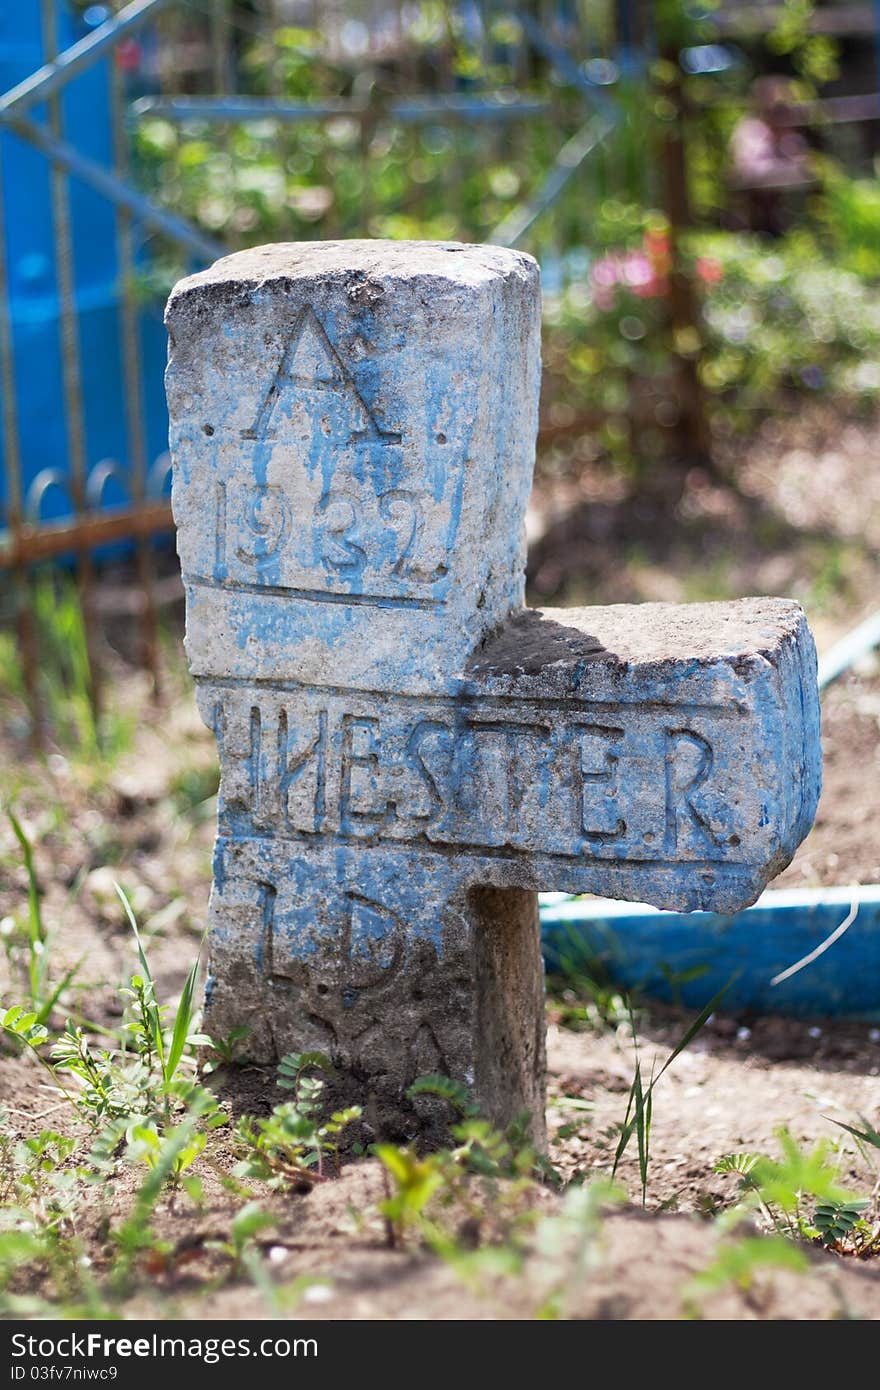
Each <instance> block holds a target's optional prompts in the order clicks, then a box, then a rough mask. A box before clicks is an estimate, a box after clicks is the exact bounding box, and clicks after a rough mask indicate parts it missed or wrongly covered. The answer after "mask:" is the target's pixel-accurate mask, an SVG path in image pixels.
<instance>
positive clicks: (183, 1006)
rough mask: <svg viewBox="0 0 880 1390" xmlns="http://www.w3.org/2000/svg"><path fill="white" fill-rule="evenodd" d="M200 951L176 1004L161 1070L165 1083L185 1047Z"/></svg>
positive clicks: (171, 1074)
mask: <svg viewBox="0 0 880 1390" xmlns="http://www.w3.org/2000/svg"><path fill="white" fill-rule="evenodd" d="M200 958H201V952H199V955H197V956H196V958H195V960H194V961H193V964H192V969H191V970H190V972H189V974H188V975H187V977H186V982H185V984H184V986H183V992H182V993H181V996H180V1003H179V1004H178V1006H177V1013H176V1015H175V1018H174V1031H173V1033H172V1034H171V1046H170V1048H169V1050H168V1057H167V1059H166V1061H165V1062H164V1063H163V1067H162V1070H163V1072H164V1075H165V1082H166V1085H167V1083H168V1082H169V1081H171V1080H172V1078H173V1076H174V1073H175V1072H176V1071H177V1068H178V1066H179V1065H180V1059H181V1057H182V1056H183V1050H184V1048H185V1047H186V1040H187V1038H188V1037H189V1033H190V1024H191V1023H192V1016H193V995H194V993H195V988H196V979H197V977H198V973H199V960H200Z"/></svg>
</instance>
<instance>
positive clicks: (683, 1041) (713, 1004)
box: [651, 971, 739, 1086]
mask: <svg viewBox="0 0 880 1390" xmlns="http://www.w3.org/2000/svg"><path fill="white" fill-rule="evenodd" d="M738 974H739V971H737V972H736V973H735V974H733V975H731V977H730V979H729V980H728V981H727V984H725V985H722V986H721V988H720V989H719V991H718V993H717V994H715V995H713V996H712V998H711V999H710V1000H709V1002H708V1004H706V1005H705V1006H704V1007H703V1008H702V1009H701V1010H700V1012H699V1013H698V1014H697V1017H696V1018H695V1019H694V1021H693V1023H692V1024H691V1025H690V1027H689V1028H688V1029H687V1031H686V1032H685V1033H684V1034H683V1035H682V1037H681V1038H680V1040H679V1041H678V1043H677V1044H676V1046H675V1047H674V1048H673V1050H672V1052H670V1054H669V1056H668V1057H667V1058H666V1061H665V1062H664V1063H663V1066H662V1067H661V1068H660V1070H659V1071H658V1073H657V1075H656V1076H655V1077H653V1078H652V1080H651V1085H652V1086H656V1084H657V1082H658V1081H659V1080H660V1078H661V1076H662V1075H663V1073H664V1072H665V1071H666V1070H667V1068H668V1067H671V1066H672V1063H673V1062H674V1061H675V1059H676V1057H677V1056H678V1055H679V1053H681V1052H684V1050H685V1048H686V1047H687V1046H688V1044H689V1043H692V1042H693V1040H694V1038H695V1037H696V1036H697V1034H698V1033H699V1032H700V1031H701V1030H702V1029H703V1028H705V1026H706V1024H707V1023H708V1022H709V1019H710V1018H711V1017H712V1015H713V1014H714V1012H715V1010H716V1009H717V1008H718V1005H719V1004H720V1003H721V1000H722V999H723V998H724V996H725V994H726V993H727V991H728V990H729V989H730V986H731V985H732V984H733V982H734V980H735V979H736V978H737V975H738Z"/></svg>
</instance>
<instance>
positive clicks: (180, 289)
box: [168, 241, 539, 315]
mask: <svg viewBox="0 0 880 1390" xmlns="http://www.w3.org/2000/svg"><path fill="white" fill-rule="evenodd" d="M510 275H514V276H519V277H520V278H521V279H523V280H537V278H538V275H539V270H538V263H537V261H536V260H535V259H534V258H533V257H532V256H528V255H526V254H525V253H524V252H521V251H510V250H507V249H506V248H505V247H501V246H475V245H467V244H465V243H463V242H455V241H290V242H280V243H276V244H273V245H269V246H255V247H253V248H252V249H250V250H248V251H237V252H235V253H234V254H233V255H231V256H223V257H221V259H220V260H218V261H215V262H214V264H213V265H212V266H209V267H208V269H207V270H202V271H199V272H198V274H196V275H190V276H187V277H186V279H184V280H180V281H178V283H177V284H176V285H175V287H174V290H173V291H172V294H171V298H170V299H169V301H168V312H169V315H173V313H174V310H175V308H176V307H177V305H178V304H179V303H180V301H181V300H182V299H184V298H185V297H186V296H187V295H188V294H190V293H191V292H192V291H193V290H197V289H206V288H208V287H209V286H211V285H228V284H230V283H232V282H235V283H237V284H241V285H248V286H256V285H264V284H269V283H271V282H272V281H277V280H288V281H297V280H314V279H315V278H316V277H317V278H323V277H326V278H327V279H328V280H332V279H355V280H356V279H357V278H358V277H363V278H364V279H367V280H373V281H376V282H378V283H379V284H382V285H387V284H389V283H390V282H391V281H401V280H413V279H417V278H422V277H425V278H430V279H435V280H438V281H444V280H445V281H448V282H449V283H450V284H453V285H457V286H467V287H471V288H473V287H476V286H479V285H481V284H485V283H486V282H488V281H491V280H494V279H497V278H498V277H499V276H501V277H507V276H510ZM352 292H353V294H354V297H357V287H356V285H355V286H353V290H352V291H350V293H352ZM363 293H364V294H365V296H366V297H367V298H368V296H369V290H368V287H367V288H365V290H364V291H363Z"/></svg>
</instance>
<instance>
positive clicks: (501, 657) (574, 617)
mask: <svg viewBox="0 0 880 1390" xmlns="http://www.w3.org/2000/svg"><path fill="white" fill-rule="evenodd" d="M803 624H804V613H803V609H802V608H801V606H800V604H799V603H795V602H793V601H789V600H785V599H775V598H745V599H739V600H738V601H736V602H733V603H687V604H675V603H639V604H631V603H616V604H609V605H607V606H606V607H603V608H527V609H524V610H523V611H522V612H520V613H517V614H515V615H514V616H513V617H511V618H510V619H508V621H507V622H506V623H505V625H504V627H503V628H502V629H501V630H500V631H498V632H496V633H494V634H493V635H492V636H491V637H489V639H488V640H487V641H486V642H485V644H484V645H483V646H482V647H481V648H480V649H479V650H478V651H477V652H475V654H474V656H473V659H472V661H471V663H470V667H469V669H470V672H471V673H473V674H475V675H476V674H479V675H486V676H500V675H511V676H514V675H517V674H523V675H531V674H535V673H537V672H539V671H545V670H546V669H547V667H549V666H552V665H553V664H554V662H557V661H565V662H571V661H572V660H575V661H579V660H583V659H585V658H586V659H587V660H590V659H592V660H596V661H600V660H605V661H612V662H617V663H619V664H620V665H626V666H644V665H651V666H657V665H663V664H665V663H672V664H674V665H675V666H676V667H678V668H681V667H683V665H684V664H685V663H687V662H688V661H699V662H700V663H703V664H707V663H710V662H715V661H725V660H727V661H733V662H736V663H737V664H741V663H743V662H748V661H750V660H753V659H755V658H761V657H764V658H766V659H770V658H771V656H772V655H773V653H774V652H775V651H776V650H777V649H778V647H779V644H780V643H781V642H782V643H784V642H785V640H786V638H788V639H790V640H792V641H794V640H796V639H797V637H798V634H799V632H800V630H801V629H802V627H803Z"/></svg>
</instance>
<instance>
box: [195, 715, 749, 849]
mask: <svg viewBox="0 0 880 1390" xmlns="http://www.w3.org/2000/svg"><path fill="white" fill-rule="evenodd" d="M213 698H214V701H215V709H216V728H217V734H218V739H219V740H220V744H221V755H222V763H223V767H224V774H223V784H222V788H221V792H222V806H221V827H222V829H223V832H224V833H227V834H229V835H231V836H232V837H233V838H241V839H247V838H250V837H252V836H256V837H259V836H261V835H265V836H269V837H272V836H281V837H284V836H287V837H290V838H294V839H296V838H300V837H309V836H334V837H339V838H341V839H342V840H344V841H355V842H357V841H362V842H367V843H371V842H372V843H375V842H376V841H380V840H381V841H388V842H400V843H409V844H423V845H426V846H428V845H429V846H435V847H437V848H440V847H443V846H459V847H461V848H462V849H472V850H475V851H478V852H480V853H494V854H500V855H516V854H522V853H526V854H528V853H538V854H552V855H561V856H565V857H570V858H580V859H583V858H604V859H624V860H638V861H644V862H658V861H660V862H670V861H673V860H675V861H684V860H691V861H694V860H700V861H702V860H717V861H726V862H736V861H737V847H738V846H739V844H740V840H741V834H740V832H741V830H742V826H739V825H738V824H737V808H736V801H735V799H731V797H730V791H729V788H730V782H731V770H725V768H724V767H720V766H718V765H717V761H716V757H715V753H714V750H713V738H714V739H716V740H718V739H719V738H723V739H725V740H726V741H727V742H729V738H728V734H729V720H730V718H731V717H732V718H736V717H737V716H736V714H735V713H734V712H732V711H731V710H729V709H728V710H723V709H718V710H713V709H711V708H705V707H703V708H698V709H695V710H691V711H686V713H687V721H686V722H685V720H683V718H682V712H681V710H680V708H677V707H675V706H669V707H664V706H662V705H658V706H653V707H652V706H650V705H649V706H645V707H642V706H638V705H631V706H625V705H618V706H614V707H612V709H611V711H597V712H596V715H595V716H593V715H592V714H591V713H590V711H589V710H587V709H585V708H580V707H576V708H575V709H560V710H557V711H554V710H552V709H551V710H550V711H548V709H547V708H546V706H542V707H540V708H539V707H535V708H531V707H530V706H529V705H528V704H527V703H524V702H517V705H516V708H515V709H514V710H511V709H509V708H505V707H504V703H503V702H495V701H493V700H491V699H487V700H485V701H477V702H473V703H470V704H469V703H467V702H456V701H451V700H436V701H430V700H420V699H417V698H411V699H404V698H393V697H384V698H382V699H381V700H380V701H379V703H378V705H377V700H376V698H375V697H374V698H373V701H372V703H370V702H369V701H368V699H365V697H358V696H357V695H355V694H352V695H351V696H350V697H348V696H346V697H343V696H342V695H337V696H334V695H326V694H325V695H323V696H322V695H321V694H320V693H319V692H302V693H298V694H295V695H294V694H292V693H291V694H288V695H284V694H275V693H272V694H269V693H268V692H267V693H266V694H265V695H261V697H260V698H259V700H255V699H254V697H253V694H252V693H245V692H239V691H238V690H235V689H224V690H215V692H214V697H213ZM609 712H610V713H611V715H612V717H611V718H609V717H608V715H609ZM725 721H727V727H726V728H725V729H724V730H723V731H722V730H721V729H720V728H719V724H720V723H723V722H725ZM735 771H737V772H738V773H739V775H740V776H741V769H736V770H735Z"/></svg>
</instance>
